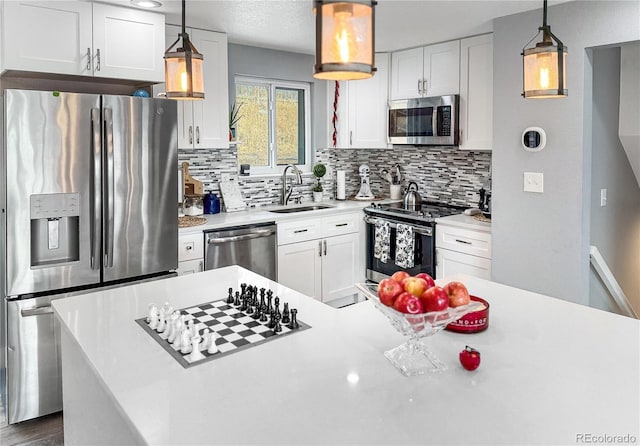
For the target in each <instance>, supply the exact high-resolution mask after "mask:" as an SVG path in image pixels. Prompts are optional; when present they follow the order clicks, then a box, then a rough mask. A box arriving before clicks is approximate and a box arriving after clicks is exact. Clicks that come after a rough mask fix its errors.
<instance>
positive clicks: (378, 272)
mask: <svg viewBox="0 0 640 446" xmlns="http://www.w3.org/2000/svg"><path fill="white" fill-rule="evenodd" d="M378 219H384V220H386V221H388V222H389V227H390V229H391V231H390V232H391V234H390V237H389V248H390V252H389V259H388V260H387V262H382V261H380V259H377V258H375V257H374V246H375V229H376V221H377V220H378ZM364 220H365V222H366V224H367V271H366V273H367V274H366V276H367V279H368V280H372V281H374V282H380V281H381V280H382V279H386V278H388V277H391V275H392V274H393V273H395V272H396V271H401V270H402V271H406V272H408V273H409V274H411V275H412V276H413V275H416V274H418V273H427V274H429V275H430V276H431V277H434V278H435V272H436V271H435V237H434V230H433V229H434V228H433V226H426V225H415V224H411V223H407V222H404V221H399V220H393V219H391V218H388V217H377V216H376V217H374V216H370V215H366V216H365V219H364ZM398 223H402V224H405V225H410V226H412V228H413V236H414V266H413V268H402V267H400V266H398V265H396V264H395V255H396V227H397V224H398Z"/></svg>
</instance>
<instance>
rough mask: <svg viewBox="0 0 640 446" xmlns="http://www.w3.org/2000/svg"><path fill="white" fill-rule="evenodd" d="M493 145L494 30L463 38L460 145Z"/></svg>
mask: <svg viewBox="0 0 640 446" xmlns="http://www.w3.org/2000/svg"><path fill="white" fill-rule="evenodd" d="M492 147H493V34H485V35H482V36H476V37H470V38H468V39H462V40H461V42H460V149H464V150H491V149H492Z"/></svg>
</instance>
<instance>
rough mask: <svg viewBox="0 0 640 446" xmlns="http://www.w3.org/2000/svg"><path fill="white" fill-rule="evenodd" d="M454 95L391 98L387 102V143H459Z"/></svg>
mask: <svg viewBox="0 0 640 446" xmlns="http://www.w3.org/2000/svg"><path fill="white" fill-rule="evenodd" d="M459 102H460V98H459V96H458V95H457V94H456V95H447V96H437V97H432V98H416V99H403V100H398V101H391V102H390V103H389V133H388V136H389V142H390V143H391V144H410V145H416V146H456V145H458V130H459V129H458V110H459Z"/></svg>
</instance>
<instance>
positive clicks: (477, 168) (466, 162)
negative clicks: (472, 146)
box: [178, 146, 491, 206]
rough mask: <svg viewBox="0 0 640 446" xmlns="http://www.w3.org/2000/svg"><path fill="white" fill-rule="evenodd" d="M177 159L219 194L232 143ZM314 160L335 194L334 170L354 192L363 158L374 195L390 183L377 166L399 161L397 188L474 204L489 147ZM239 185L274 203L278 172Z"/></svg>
mask: <svg viewBox="0 0 640 446" xmlns="http://www.w3.org/2000/svg"><path fill="white" fill-rule="evenodd" d="M178 158H179V161H180V163H182V162H184V161H187V162H188V163H189V172H190V173H191V175H192V176H194V177H195V178H197V179H199V180H200V181H202V182H204V185H205V190H206V191H212V192H214V193H216V194H218V195H220V189H219V187H218V181H220V174H221V173H237V172H238V166H237V156H236V149H235V147H230V148H229V149H210V150H207V149H197V150H195V149H188V150H186V149H185V150H182V149H181V150H180V151H179V153H178ZM316 161H317V162H322V163H324V164H326V165H327V167H328V172H327V175H326V176H325V177H324V178H323V181H322V182H323V185H324V197H325V198H333V197H334V187H335V174H334V172H335V171H336V170H345V171H346V177H347V183H346V195H347V197H352V196H354V195H355V194H356V193H357V192H358V190H359V189H360V177H359V176H358V168H359V166H360V165H361V164H367V165H368V166H369V168H370V169H371V172H372V174H371V180H370V182H371V190H372V192H373V194H374V195H375V196H376V197H384V198H388V197H389V183H387V182H386V181H384V180H382V179H381V178H380V176H379V172H380V171H381V170H382V169H387V170H391V169H392V168H393V166H394V165H396V164H399V165H400V169H401V171H402V174H403V176H404V180H403V182H402V188H403V190H404V188H405V187H406V186H407V184H408V183H409V181H415V182H416V183H417V184H418V191H419V193H420V195H421V196H422V199H423V200H428V201H438V202H442V203H448V204H454V205H459V206H475V205H476V204H477V202H478V199H479V196H478V190H479V189H480V188H481V187H484V188H485V189H490V185H491V182H490V180H491V152H473V151H463V150H459V149H457V148H454V147H429V148H425V147H409V146H397V147H394V148H393V149H380V150H370V149H359V150H358V149H356V150H354V149H348V150H346V149H318V150H317V153H316ZM239 178H240V180H239V182H240V188H241V190H242V195H243V197H244V199H245V201H246V202H247V203H248V204H249V205H250V206H264V205H269V204H279V203H280V199H281V194H282V192H281V190H282V184H281V176H273V175H265V176H241V177H239ZM314 185H315V178H314V177H313V175H311V174H306V175H304V176H303V184H302V185H295V186H294V191H293V195H292V196H296V195H300V196H301V197H302V201H310V200H311V199H312V193H311V190H312V188H313V186H314Z"/></svg>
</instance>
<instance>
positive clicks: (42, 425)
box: [0, 397, 64, 446]
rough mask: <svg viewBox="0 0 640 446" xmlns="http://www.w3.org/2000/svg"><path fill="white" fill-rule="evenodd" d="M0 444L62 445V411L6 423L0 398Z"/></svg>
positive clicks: (29, 445) (4, 445) (28, 445)
mask: <svg viewBox="0 0 640 446" xmlns="http://www.w3.org/2000/svg"><path fill="white" fill-rule="evenodd" d="M0 398H1V397H0ZM0 444H2V446H14V445H26V446H62V445H64V432H63V429H62V412H58V413H54V414H51V415H47V416H44V417H41V418H37V419H35V420H28V421H23V422H22V423H17V424H11V425H8V424H7V417H6V415H5V413H4V404H2V400H0Z"/></svg>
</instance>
